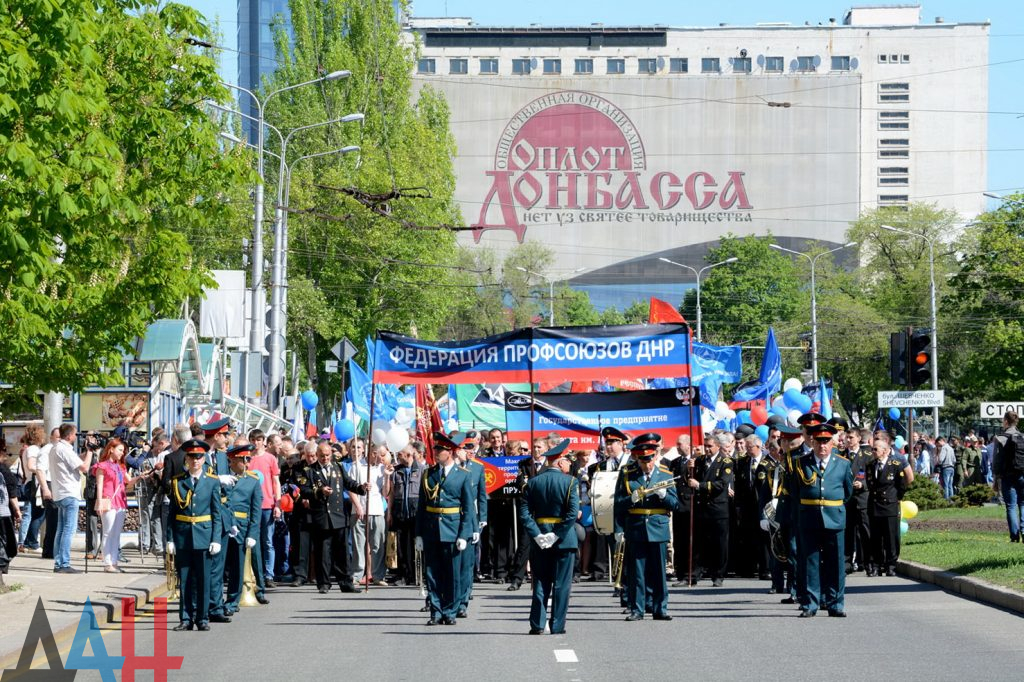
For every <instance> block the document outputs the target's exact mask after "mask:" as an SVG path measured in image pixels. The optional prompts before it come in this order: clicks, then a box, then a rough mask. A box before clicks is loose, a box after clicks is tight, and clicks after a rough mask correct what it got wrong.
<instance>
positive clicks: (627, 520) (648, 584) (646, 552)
mask: <svg viewBox="0 0 1024 682" xmlns="http://www.w3.org/2000/svg"><path fill="white" fill-rule="evenodd" d="M660 450H661V436H660V435H658V434H656V433H645V434H643V435H641V436H637V437H636V438H634V439H633V442H632V443H631V444H630V451H631V453H632V455H633V458H634V459H635V460H636V461H635V464H634V465H632V466H629V467H627V468H625V469H620V472H621V473H620V474H619V481H618V484H617V486H616V490H615V536H616V537H615V539H616V542H623V541H625V542H626V547H627V551H626V559H625V560H626V562H627V564H626V565H627V567H628V568H627V570H626V576H627V577H626V585H627V590H628V594H629V597H628V604H629V610H630V613H629V615H628V616H626V620H627V621H638V620H643V618H644V612H645V610H646V607H647V596H648V592H650V596H651V611H652V612H653V614H654V620H672V616H670V615H669V614H668V583H667V581H666V579H665V553H666V548H667V545H668V541H669V539H670V531H669V517H668V515H669V512H671V511H673V510H674V509H676V507H677V506H678V505H679V498H678V496H677V495H676V488H675V483H674V481H673V479H672V474H671V473H670V472H669V470H668V468H666V467H663V466H661V465H659V464H658V463H657V462H655V457H656V456H657V455H658V453H659V451H660ZM658 484H661V485H660V487H658V488H657V490H655V491H652V490H651V489H652V487H654V486H658Z"/></svg>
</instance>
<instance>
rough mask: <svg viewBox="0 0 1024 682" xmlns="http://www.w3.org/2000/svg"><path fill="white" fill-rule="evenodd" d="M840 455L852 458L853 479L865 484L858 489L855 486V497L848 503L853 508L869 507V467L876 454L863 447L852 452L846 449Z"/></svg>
mask: <svg viewBox="0 0 1024 682" xmlns="http://www.w3.org/2000/svg"><path fill="white" fill-rule="evenodd" d="M839 454H840V455H842V456H843V457H846V458H847V459H849V460H850V469H852V470H853V480H855V481H857V480H859V481H860V482H861V483H863V484H864V486H863V487H862V488H861V489H860V490H857V489H856V488H854V490H853V497H851V498H850V501H849V502H848V503H847V504H848V505H849V507H850V508H851V509H867V506H868V486H867V481H866V478H867V474H866V470H867V467H868V466H870V465H871V464H873V463H874V461H875V456H874V454H873V453H872V452H871V450H869V449H867V448H864V447H862V448H861V449H860V450H858V451H857V452H850V451H849V450H846V451H844V452H840V453H839Z"/></svg>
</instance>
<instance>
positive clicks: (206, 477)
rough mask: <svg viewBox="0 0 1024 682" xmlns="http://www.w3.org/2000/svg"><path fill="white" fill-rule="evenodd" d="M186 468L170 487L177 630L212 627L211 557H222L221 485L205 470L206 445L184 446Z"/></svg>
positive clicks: (168, 546)
mask: <svg viewBox="0 0 1024 682" xmlns="http://www.w3.org/2000/svg"><path fill="white" fill-rule="evenodd" d="M181 449H182V450H183V451H184V453H185V466H186V470H185V471H183V472H181V473H180V474H178V475H177V476H175V477H174V480H173V481H171V485H170V493H171V496H170V499H171V505H170V514H169V515H168V521H169V523H168V524H167V530H166V531H165V540H166V543H165V547H166V549H167V552H168V553H169V554H171V555H173V556H174V558H175V568H176V569H177V571H178V584H179V585H180V586H181V599H180V601H179V604H178V618H179V621H180V622H179V623H178V625H177V626H176V627H175V628H174V629H175V630H178V631H181V630H191V629H192V627H193V626H195V627H196V628H197V629H198V630H201V631H204V632H205V631H207V630H209V629H210V618H209V606H210V600H209V595H210V587H209V585H210V559H211V557H214V556H216V555H218V554H220V551H221V546H220V542H219V539H220V537H221V525H222V523H223V520H222V517H221V503H220V484H219V482H218V481H217V477H216V476H214V475H213V474H210V473H207V472H206V471H205V469H204V459H205V458H206V454H207V452H208V451H209V450H210V446H209V445H207V444H206V443H205V442H203V441H201V440H195V439H192V440H188V441H186V442H185V443H183V444H182V446H181Z"/></svg>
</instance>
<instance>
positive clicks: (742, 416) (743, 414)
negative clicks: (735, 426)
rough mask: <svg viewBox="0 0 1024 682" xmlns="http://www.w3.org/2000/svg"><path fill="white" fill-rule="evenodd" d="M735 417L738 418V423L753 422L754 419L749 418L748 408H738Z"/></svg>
mask: <svg viewBox="0 0 1024 682" xmlns="http://www.w3.org/2000/svg"><path fill="white" fill-rule="evenodd" d="M736 418H737V419H739V420H740V424H753V423H754V420H753V419H751V418H750V410H740V411H739V412H737V413H736Z"/></svg>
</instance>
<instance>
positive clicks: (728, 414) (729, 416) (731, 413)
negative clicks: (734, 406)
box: [722, 410, 736, 419]
mask: <svg viewBox="0 0 1024 682" xmlns="http://www.w3.org/2000/svg"><path fill="white" fill-rule="evenodd" d="M735 418H736V410H729V411H728V412H726V413H725V416H724V417H722V419H735Z"/></svg>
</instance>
